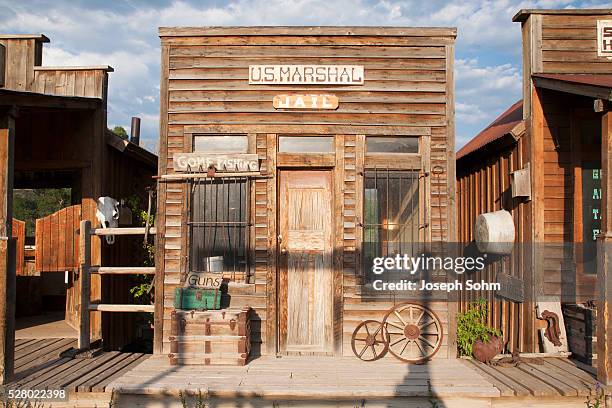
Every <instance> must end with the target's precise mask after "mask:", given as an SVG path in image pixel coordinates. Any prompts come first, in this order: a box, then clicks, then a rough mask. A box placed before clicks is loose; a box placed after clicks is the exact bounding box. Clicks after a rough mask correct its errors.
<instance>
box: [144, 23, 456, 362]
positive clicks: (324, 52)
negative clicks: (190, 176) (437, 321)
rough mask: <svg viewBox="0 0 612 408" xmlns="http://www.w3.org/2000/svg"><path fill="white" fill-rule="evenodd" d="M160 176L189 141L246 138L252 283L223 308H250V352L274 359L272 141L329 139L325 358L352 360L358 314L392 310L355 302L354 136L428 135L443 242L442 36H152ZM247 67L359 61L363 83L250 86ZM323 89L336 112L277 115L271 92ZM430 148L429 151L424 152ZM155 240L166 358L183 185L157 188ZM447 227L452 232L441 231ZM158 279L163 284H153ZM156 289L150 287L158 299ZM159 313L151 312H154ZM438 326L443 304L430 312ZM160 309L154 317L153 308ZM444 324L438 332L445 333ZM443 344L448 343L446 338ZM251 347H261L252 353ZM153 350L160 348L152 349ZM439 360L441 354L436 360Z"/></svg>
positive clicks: (449, 81) (357, 203) (445, 115)
mask: <svg viewBox="0 0 612 408" xmlns="http://www.w3.org/2000/svg"><path fill="white" fill-rule="evenodd" d="M160 33H161V35H160V36H161V38H162V62H161V66H162V74H161V81H162V83H161V120H160V137H161V139H160V166H159V173H160V174H172V173H174V169H173V168H172V157H173V155H174V154H176V153H180V152H188V151H190V149H191V138H192V137H193V134H196V133H233V134H246V135H249V137H250V138H251V140H254V141H255V142H254V143H250V146H251V147H250V152H253V153H257V154H258V155H259V158H260V160H261V169H262V170H261V172H262V173H263V174H267V175H270V176H272V178H270V179H258V180H255V181H253V184H254V187H253V190H252V191H253V192H254V194H252V198H253V202H252V206H253V207H252V208H253V210H254V211H253V212H252V222H253V231H252V235H251V236H252V241H251V245H252V248H251V250H252V253H253V259H252V264H253V270H254V275H253V276H251V277H250V278H248V282H249V283H250V284H249V285H244V287H241V288H240V289H238V288H236V289H232V288H230V291H232V290H234V292H233V293H234V294H232V298H231V302H232V307H241V306H243V305H249V306H251V307H253V308H254V309H255V313H253V314H252V322H251V327H252V336H251V337H252V341H253V343H254V344H253V346H254V347H253V349H254V350H255V351H257V350H258V349H260V350H261V352H262V353H264V354H266V353H274V351H275V347H276V345H275V341H276V337H275V336H276V334H275V331H276V325H277V322H276V321H275V304H276V298H275V293H276V289H275V288H276V284H277V282H276V250H277V248H276V245H277V244H276V236H277V234H278V231H277V227H276V198H277V191H276V190H277V187H276V177H275V176H276V169H277V154H276V152H277V146H276V143H277V135H279V134H305V135H309V134H325V135H330V136H335V141H336V143H335V155H336V159H335V170H334V185H336V186H338V190H337V191H340V192H341V193H340V194H338V195H337V196H336V197H335V201H336V202H335V204H334V206H335V208H334V211H336V212H337V214H338V218H337V219H336V220H337V221H338V226H337V228H336V232H335V237H336V250H335V251H334V252H335V257H336V258H335V265H337V266H336V269H337V271H336V276H335V278H334V280H335V282H336V283H337V284H336V287H335V290H336V292H335V294H334V310H335V312H334V319H335V321H334V327H335V339H334V343H335V344H334V350H335V352H336V353H337V354H340V353H342V354H346V355H349V354H351V353H352V352H351V349H350V344H349V343H350V335H351V334H352V331H353V329H354V327H355V326H356V324H357V323H358V322H359V321H361V320H364V319H366V318H369V317H371V318H378V319H381V318H382V316H383V315H384V312H385V311H386V309H388V308H389V307H390V306H391V305H392V303H391V302H368V301H367V299H362V297H361V295H360V294H359V293H358V290H357V287H358V285H359V283H360V278H361V272H362V271H361V270H360V269H361V268H360V245H361V242H360V239H361V238H360V234H361V227H360V222H361V212H362V208H361V195H362V189H363V181H362V178H363V175H362V173H361V172H362V171H363V168H364V148H365V147H364V143H365V135H413V136H416V137H428V138H429V137H430V138H431V143H430V146H431V149H429V148H428V149H427V152H426V153H425V152H421V153H422V154H427V157H428V158H429V157H430V155H431V164H432V165H433V164H434V163H435V164H436V165H439V166H441V169H442V174H441V175H440V178H439V179H437V180H436V184H435V185H434V186H431V187H430V188H432V189H433V190H434V192H432V195H433V194H436V197H435V198H433V199H432V200H431V204H432V211H431V213H432V214H431V217H432V223H431V224H430V226H431V236H432V239H437V240H452V239H454V231H455V227H454V223H453V221H454V213H453V212H452V211H449V207H452V206H453V200H454V180H455V176H454V160H453V158H454V119H453V112H454V107H453V78H452V72H453V67H452V57H453V43H454V35H455V31H454V30H453V29H411V28H407V29H400V28H375V27H373V28H334V27H327V28H317V27H314V28H313V27H306V28H299V27H298V28H285V27H276V28H231V29H230V28H227V29H225V28H206V29H189V28H184V29H182V28H178V29H175V28H163V29H161V30H160ZM251 64H331V65H339V64H342V65H363V66H364V68H365V84H364V85H363V86H339V85H318V86H306V85H249V84H248V66H249V65H251ZM288 92H295V93H332V94H334V95H336V96H338V98H339V100H340V106H339V108H338V109H337V110H336V111H276V110H275V109H274V108H273V106H272V98H273V97H274V95H277V94H281V93H288ZM428 146H429V145H428ZM158 191H159V194H158V203H159V205H158V207H159V210H158V211H159V212H158V214H159V223H160V224H159V227H158V228H159V229H158V234H159V235H160V240H159V242H158V251H159V252H160V253H162V252H163V256H160V258H161V259H160V258H158V262H157V265H158V268H159V269H160V271H159V275H158V279H159V280H158V286H157V288H158V290H160V288H162V287H163V293H161V294H160V295H159V297H158V298H157V302H158V304H161V303H162V302H163V310H160V311H163V317H164V318H163V322H162V321H161V320H160V321H158V322H157V325H156V328H157V329H158V330H159V329H160V328H161V327H163V352H167V351H169V344H170V343H169V341H168V336H169V335H170V312H171V311H172V308H173V302H172V301H173V294H174V288H175V287H176V285H177V284H178V283H179V282H180V276H181V273H182V272H184V271H185V270H186V268H187V265H186V263H187V252H186V248H187V243H188V238H187V236H186V228H185V221H186V218H185V217H186V201H185V196H186V189H185V185H184V184H183V183H181V182H163V183H160V187H159V189H158ZM451 225H452V226H451ZM162 281H163V286H162ZM160 292H161V291H160ZM158 307H159V306H158ZM432 308H433V309H434V310H435V311H436V312H438V314H439V315H440V317H441V319H442V321H443V322H444V323H445V324H446V322H447V321H448V316H447V314H446V311H447V309H448V308H447V304H446V302H440V303H438V304H435V305H433V306H432ZM158 310H159V309H158ZM447 328H448V326H445V336H446V335H447V334H448V331H447ZM446 338H448V337H446ZM260 346H261V347H260ZM157 352H162V349H161V348H159V349H157ZM438 356H439V357H440V356H441V357H446V356H447V349H446V348H445V347H444V348H443V349H441V350H440V352H439V353H438Z"/></svg>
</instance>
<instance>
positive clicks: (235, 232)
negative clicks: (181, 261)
mask: <svg viewBox="0 0 612 408" xmlns="http://www.w3.org/2000/svg"><path fill="white" fill-rule="evenodd" d="M251 182H252V180H250V178H249V177H247V176H234V177H222V178H217V177H212V178H194V179H190V180H188V185H189V193H188V194H187V200H188V203H187V205H188V212H189V217H188V222H187V226H188V233H189V244H190V246H189V271H190V272H199V273H201V272H221V273H223V274H224V275H223V276H224V279H225V278H229V279H230V280H231V281H232V282H236V275H237V274H238V273H243V274H244V282H245V283H248V282H249V275H250V260H249V237H250V229H251V227H252V223H251V222H250V203H251V200H250V187H251V186H250V185H251ZM219 267H221V271H219V270H217V269H219ZM228 274H229V277H228Z"/></svg>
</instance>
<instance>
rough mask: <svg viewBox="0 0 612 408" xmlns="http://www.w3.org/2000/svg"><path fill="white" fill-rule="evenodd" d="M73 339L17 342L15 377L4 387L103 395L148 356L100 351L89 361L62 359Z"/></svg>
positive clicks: (74, 345)
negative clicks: (116, 380) (112, 382)
mask: <svg viewBox="0 0 612 408" xmlns="http://www.w3.org/2000/svg"><path fill="white" fill-rule="evenodd" d="M71 347H76V339H62V338H56V339H18V340H16V341H15V377H14V378H13V380H12V381H11V383H9V384H8V385H7V387H8V388H22V389H45V388H47V389H65V390H66V391H68V392H106V390H107V386H108V384H109V383H110V382H111V381H113V380H115V379H116V378H118V377H120V376H121V375H123V374H125V373H127V372H128V371H130V370H132V369H134V368H136V366H137V365H138V364H140V363H142V362H143V361H145V360H146V359H147V358H148V357H149V355H148V354H142V353H120V352H117V351H111V352H102V353H100V354H99V355H97V356H95V357H92V358H70V357H62V356H61V353H62V352H64V351H67V350H69V349H70V348H71Z"/></svg>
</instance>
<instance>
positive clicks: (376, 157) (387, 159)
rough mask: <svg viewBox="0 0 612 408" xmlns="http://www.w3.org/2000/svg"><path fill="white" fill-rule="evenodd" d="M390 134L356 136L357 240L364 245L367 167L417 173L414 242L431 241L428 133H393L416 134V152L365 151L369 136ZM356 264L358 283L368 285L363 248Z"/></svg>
mask: <svg viewBox="0 0 612 408" xmlns="http://www.w3.org/2000/svg"><path fill="white" fill-rule="evenodd" d="M379 136H380V137H390V136H392V135H362V136H361V137H360V138H359V139H360V140H359V139H358V140H359V141H358V143H359V145H360V146H358V147H359V150H361V151H362V152H363V157H364V161H363V168H362V171H360V174H359V178H360V180H361V181H360V186H359V189H360V191H358V192H357V193H358V194H359V195H360V201H361V203H360V208H359V227H360V228H359V230H360V234H359V235H360V236H359V244H360V245H362V246H363V244H364V242H365V241H364V238H365V227H366V225H365V194H366V188H365V175H366V172H367V171H372V170H385V171H413V172H415V173H417V174H418V181H417V183H418V186H417V189H418V195H419V198H418V213H419V215H418V217H419V219H418V223H419V225H418V237H417V242H420V243H430V242H431V227H430V226H431V211H430V210H429V208H428V205H429V203H430V198H431V197H430V191H431V174H430V173H431V172H430V169H431V163H430V161H429V160H430V146H431V135H430V134H428V133H427V134H423V135H421V136H414V135H393V136H398V137H401V136H405V137H415V138H418V153H368V152H367V150H366V148H367V146H366V140H367V138H368V137H379ZM359 258H360V259H359V260H358V262H359V263H358V265H359V268H361V270H360V272H361V273H360V275H361V278H362V279H361V282H360V283H361V285H360V286H363V285H366V286H367V285H369V282H367V281H366V276H367V274H366V269H365V265H364V262H365V260H364V258H363V251H360V254H359Z"/></svg>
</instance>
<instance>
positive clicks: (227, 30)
mask: <svg viewBox="0 0 612 408" xmlns="http://www.w3.org/2000/svg"><path fill="white" fill-rule="evenodd" d="M227 35H244V36H252V35H254V36H270V35H278V36H287V35H291V36H347V35H366V36H384V37H391V36H393V37H397V36H399V37H456V36H457V29H456V28H454V27H432V28H422V27H160V28H159V36H160V37H199V36H201V37H210V36H227Z"/></svg>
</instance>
